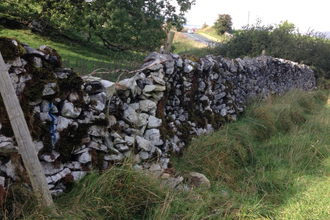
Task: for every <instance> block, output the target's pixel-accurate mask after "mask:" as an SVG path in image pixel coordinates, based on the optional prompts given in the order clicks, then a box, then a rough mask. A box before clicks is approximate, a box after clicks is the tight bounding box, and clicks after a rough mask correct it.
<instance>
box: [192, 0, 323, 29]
mask: <svg viewBox="0 0 330 220" xmlns="http://www.w3.org/2000/svg"><path fill="white" fill-rule="evenodd" d="M329 3H330V2H328V0H313V1H306V0H305V1H302V0H275V1H269V0H196V5H193V6H192V9H191V10H190V11H189V12H188V13H187V15H186V18H187V20H188V21H187V24H193V25H203V24H204V23H205V22H206V24H208V25H213V23H214V21H215V20H216V19H217V18H218V14H229V15H231V17H232V21H233V28H234V29H240V28H241V27H242V26H245V25H246V24H247V23H248V17H249V16H248V14H249V12H250V19H249V21H250V24H255V23H256V20H257V18H260V19H261V21H262V24H264V25H267V24H279V23H280V22H282V21H285V20H288V21H289V22H290V23H294V24H295V25H296V27H297V28H299V31H300V32H306V31H307V30H308V29H309V28H311V29H314V31H319V32H324V31H330V19H329V14H330V9H329V8H330V7H329V5H330V4H329Z"/></svg>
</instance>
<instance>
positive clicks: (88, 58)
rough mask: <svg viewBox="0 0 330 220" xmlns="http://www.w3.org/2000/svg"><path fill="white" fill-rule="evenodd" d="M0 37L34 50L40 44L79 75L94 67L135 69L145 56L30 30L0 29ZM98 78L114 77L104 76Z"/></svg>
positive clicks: (87, 72)
mask: <svg viewBox="0 0 330 220" xmlns="http://www.w3.org/2000/svg"><path fill="white" fill-rule="evenodd" d="M0 36H6V37H14V38H16V39H18V40H19V41H21V42H24V43H26V44H28V45H29V46H30V47H33V48H36V49H37V48H39V47H40V46H41V45H47V46H50V47H52V48H54V49H55V50H57V52H58V53H59V54H60V55H61V57H62V61H63V65H64V66H66V67H71V68H73V69H74V70H75V71H76V72H78V73H79V74H80V75H85V74H89V73H91V72H93V71H94V70H95V69H98V68H105V69H108V70H110V71H111V70H115V69H127V70H133V69H137V68H139V67H140V65H141V63H142V60H143V59H144V58H145V57H146V56H147V53H145V54H143V53H136V52H128V51H126V52H113V51H110V50H107V49H105V48H103V47H102V45H101V44H99V45H94V46H92V45H88V44H84V43H79V42H72V41H70V40H69V39H65V38H60V39H59V38H57V39H54V38H51V37H47V36H43V35H40V34H38V33H34V32H32V31H31V30H30V29H8V28H3V27H1V26H0ZM102 77H103V78H109V79H114V78H115V77H111V76H108V75H102Z"/></svg>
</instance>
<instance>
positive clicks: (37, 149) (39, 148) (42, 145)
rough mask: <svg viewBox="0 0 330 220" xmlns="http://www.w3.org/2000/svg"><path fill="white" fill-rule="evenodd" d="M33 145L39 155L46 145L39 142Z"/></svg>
mask: <svg viewBox="0 0 330 220" xmlns="http://www.w3.org/2000/svg"><path fill="white" fill-rule="evenodd" d="M33 143H34V148H35V149H36V152H37V153H39V151H40V150H42V149H43V148H44V143H43V142H42V141H38V142H36V141H34V142H33Z"/></svg>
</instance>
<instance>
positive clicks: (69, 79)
mask: <svg viewBox="0 0 330 220" xmlns="http://www.w3.org/2000/svg"><path fill="white" fill-rule="evenodd" d="M1 41H2V42H4V41H5V42H6V43H5V44H2V45H1ZM4 45H6V46H10V50H9V52H8V51H7V52H5V53H4V52H3V51H5V50H4V49H3V48H4ZM0 46H1V47H0V50H1V52H2V53H3V55H4V59H5V62H6V65H7V68H8V71H9V74H10V77H11V79H12V82H13V85H14V87H15V89H16V93H17V95H18V97H19V99H20V102H21V106H22V108H23V111H24V113H25V118H26V120H27V123H28V126H29V128H30V130H31V135H32V137H33V140H34V143H35V149H36V153H37V154H38V156H39V158H40V161H41V164H42V166H43V168H44V171H45V175H46V177H47V181H48V184H49V188H50V189H51V190H53V191H54V192H61V191H62V190H63V189H65V184H66V183H67V182H70V181H73V180H78V179H80V178H81V177H83V176H84V175H85V174H86V172H87V171H89V170H91V169H99V170H104V169H107V168H108V167H111V166H112V165H113V164H115V163H119V162H121V161H123V160H124V159H125V158H130V160H131V161H132V162H133V163H134V164H135V166H134V167H135V168H136V169H143V170H148V171H151V172H154V173H156V174H159V175H161V174H162V172H163V171H164V169H166V168H167V166H168V163H169V156H170V154H172V153H180V151H182V149H183V148H184V147H185V146H186V145H187V143H189V141H190V140H191V137H193V136H195V135H201V134H205V133H209V132H212V131H213V130H214V129H219V128H221V127H222V126H223V125H224V124H225V123H226V122H229V121H233V120H236V119H237V117H238V116H239V115H240V113H242V112H243V110H244V109H245V107H246V103H247V100H248V99H249V97H254V96H261V97H263V98H266V97H267V96H269V95H273V94H278V95H282V94H284V92H285V91H287V90H289V89H294V88H299V89H303V90H312V89H314V88H315V86H316V84H315V78H314V73H313V71H312V70H311V69H310V68H309V67H308V66H306V65H299V64H297V63H294V62H291V61H286V60H282V59H277V58H271V57H266V56H261V57H258V58H253V59H251V58H244V59H243V60H242V59H239V58H238V59H235V60H231V59H225V58H222V57H213V56H206V57H205V58H200V59H199V58H197V57H193V56H191V57H190V56H181V57H180V56H178V55H176V54H171V55H168V54H158V53H151V54H150V55H149V56H148V57H147V58H146V59H145V61H144V62H143V65H142V67H141V69H140V70H137V71H136V75H135V76H134V77H132V78H128V79H124V80H121V81H119V82H117V83H114V82H110V81H107V80H104V79H100V78H96V77H93V76H84V77H80V76H79V75H78V74H77V73H75V72H74V71H73V70H72V69H70V68H63V67H62V66H61V58H60V56H59V55H58V53H57V52H56V51H55V50H54V49H52V48H50V47H47V46H41V47H40V48H38V49H37V50H36V49H33V48H31V47H29V46H28V45H26V44H22V43H19V42H17V41H15V40H12V39H8V38H6V39H5V38H2V39H0ZM12 181H27V175H26V172H25V170H24V167H23V165H22V162H21V160H20V157H19V155H18V150H17V144H16V142H15V139H14V137H13V132H12V130H11V127H10V124H9V120H8V117H7V115H6V111H5V108H4V106H3V103H2V100H0V186H2V187H4V188H7V187H8V186H9V184H11V183H12Z"/></svg>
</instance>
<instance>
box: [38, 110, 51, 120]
mask: <svg viewBox="0 0 330 220" xmlns="http://www.w3.org/2000/svg"><path fill="white" fill-rule="evenodd" d="M39 116H40V120H41V121H52V118H51V117H50V115H49V114H48V112H40V114H39Z"/></svg>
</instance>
